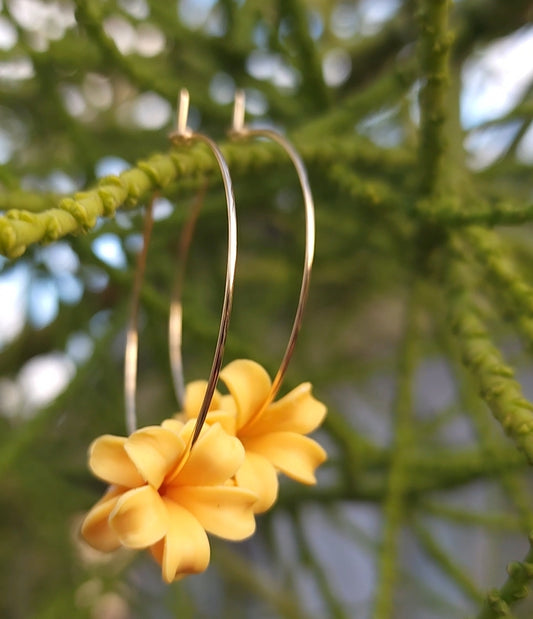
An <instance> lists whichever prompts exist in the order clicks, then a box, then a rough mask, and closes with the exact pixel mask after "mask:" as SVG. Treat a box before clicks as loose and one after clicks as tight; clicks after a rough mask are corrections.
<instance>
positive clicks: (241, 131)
mask: <svg viewBox="0 0 533 619" xmlns="http://www.w3.org/2000/svg"><path fill="white" fill-rule="evenodd" d="M245 108H246V99H245V94H244V91H243V90H237V91H236V92H235V104H234V108H233V125H232V127H231V129H230V131H229V135H230V137H231V138H232V139H242V138H248V137H265V138H269V139H271V140H273V141H274V142H277V144H279V145H280V146H281V147H282V148H283V149H284V150H285V152H286V153H287V155H288V156H289V158H290V160H291V161H292V163H293V165H294V167H295V168H296V173H297V175H298V180H299V181H300V185H301V188H302V194H303V198H304V207H305V255H304V267H303V274H302V283H301V286H300V295H299V298H298V306H297V308H296V314H295V317H294V322H293V325H292V329H291V334H290V336H289V341H288V344H287V347H286V349H285V352H284V354H283V358H282V360H281V364H280V366H279V369H278V371H277V372H276V375H275V377H274V380H273V381H272V387H271V389H270V393H269V396H268V398H267V400H266V401H267V403H269V402H271V401H272V400H273V399H274V398H275V397H276V394H277V393H278V391H279V389H280V387H281V383H282V381H283V378H284V376H285V373H286V372H287V368H288V366H289V362H290V360H291V357H292V354H293V352H294V347H295V345H296V340H297V338H298V334H299V332H300V328H301V326H302V318H303V312H304V309H305V304H306V302H307V297H308V294H309V283H310V279H311V270H312V267H313V258H314V251H315V206H314V202H313V195H312V193H311V187H310V185H309V180H308V177H307V171H306V169H305V165H304V162H303V160H302V158H301V157H300V155H299V154H298V152H297V151H296V150H295V148H294V147H293V145H292V144H291V143H290V142H289V141H288V140H287V139H286V138H285V137H284V136H282V135H281V134H280V133H278V132H277V131H273V130H271V129H251V128H249V127H247V126H246V124H245V122H244V115H245Z"/></svg>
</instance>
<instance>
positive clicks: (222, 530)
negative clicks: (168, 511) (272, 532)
mask: <svg viewBox="0 0 533 619" xmlns="http://www.w3.org/2000/svg"><path fill="white" fill-rule="evenodd" d="M167 496H168V497H169V498H172V499H173V500H175V501H176V503H179V504H180V505H182V506H183V507H184V508H185V509H187V510H188V511H189V512H190V513H191V514H192V515H193V516H194V517H195V518H196V519H197V520H198V522H199V523H200V524H201V525H202V526H203V527H204V529H205V530H206V531H208V532H209V533H213V534H214V535H218V536H219V537H223V538H225V539H230V540H241V539H244V538H246V537H249V536H250V535H252V533H253V532H254V531H255V519H254V511H253V506H254V504H255V502H256V501H257V495H256V494H255V493H254V492H251V491H250V490H246V489H244V488H237V487H235V486H233V487H232V486H203V487H192V486H184V487H182V488H169V490H168V493H167Z"/></svg>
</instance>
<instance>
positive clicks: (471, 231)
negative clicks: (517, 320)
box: [465, 228, 533, 318]
mask: <svg viewBox="0 0 533 619" xmlns="http://www.w3.org/2000/svg"><path fill="white" fill-rule="evenodd" d="M465 241H466V243H468V245H469V246H470V247H471V248H472V249H473V250H474V253H475V254H476V256H477V257H478V258H479V261H480V263H481V264H482V265H483V267H484V268H485V270H486V271H487V273H488V275H489V277H490V279H491V280H492V283H493V284H494V286H495V288H496V289H497V290H498V291H499V293H500V294H501V292H502V291H504V292H505V294H507V295H508V297H509V300H510V301H511V304H512V307H513V313H515V314H526V315H527V317H528V318H531V317H533V287H532V286H530V285H529V284H527V283H526V282H525V281H524V280H523V279H522V278H521V276H520V274H519V273H518V271H517V269H516V268H515V266H514V264H513V263H512V261H511V260H510V258H509V257H508V256H506V255H505V251H504V248H503V247H502V243H501V241H500V239H499V238H498V236H497V235H496V234H495V233H494V232H491V231H490V230H484V229H482V228H468V229H467V230H466V231H465Z"/></svg>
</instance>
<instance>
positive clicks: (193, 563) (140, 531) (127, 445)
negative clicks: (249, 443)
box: [81, 419, 257, 582]
mask: <svg viewBox="0 0 533 619" xmlns="http://www.w3.org/2000/svg"><path fill="white" fill-rule="evenodd" d="M193 428H194V421H190V422H188V423H186V424H183V423H182V422H180V421H178V420H176V419H168V420H166V421H164V422H163V423H162V424H161V426H150V427H147V428H143V429H141V430H138V431H137V432H134V433H133V434H131V435H130V436H129V437H127V438H126V437H121V436H111V435H105V436H101V437H99V438H97V439H96V440H95V441H94V442H93V443H92V445H91V446H90V448H89V467H90V469H91V470H92V472H93V473H94V474H95V475H96V476H97V477H99V478H100V479H102V480H104V481H106V482H108V483H109V484H111V486H110V487H109V489H108V490H107V492H106V493H105V494H104V496H103V497H102V498H101V499H100V501H98V503H96V505H95V506H94V507H93V508H92V509H91V510H90V511H89V513H88V514H87V516H86V517H85V520H84V522H83V524H82V529H81V532H82V535H83V537H84V538H85V539H86V541H87V542H88V543H89V544H90V545H91V546H93V547H94V548H96V549H98V550H102V551H104V552H110V551H113V550H116V549H117V548H119V547H120V546H125V547H127V548H149V549H150V551H151V553H152V555H153V556H154V558H155V559H156V561H157V562H158V563H159V564H160V565H161V567H162V575H163V579H164V580H165V581H166V582H171V581H173V580H174V579H176V578H180V577H181V576H184V575H186V574H191V573H198V572H202V571H203V570H205V569H206V568H207V565H208V563H209V558H210V548H209V541H208V539H207V535H206V531H207V532H209V533H214V534H215V535H218V536H219V537H223V538H226V539H230V540H241V539H244V538H246V537H248V536H250V535H251V534H252V533H253V532H254V530H255V520H254V512H253V504H254V503H255V501H256V499H257V496H256V495H255V494H254V493H253V492H251V491H249V490H246V489H243V488H238V487H236V486H235V485H234V484H231V483H230V484H228V483H227V482H228V480H229V479H230V478H231V477H233V475H235V472H236V471H237V469H238V468H239V467H240V465H241V464H242V462H243V460H244V455H245V454H244V449H243V446H242V445H241V443H240V442H239V441H238V440H237V439H236V438H235V437H232V436H229V435H228V434H227V433H226V432H224V430H223V429H222V427H221V426H220V424H214V425H205V426H204V428H203V429H202V432H201V434H200V436H199V438H198V440H197V442H196V443H195V444H194V446H193V447H192V449H189V447H188V441H189V439H190V437H191V434H192V431H193Z"/></svg>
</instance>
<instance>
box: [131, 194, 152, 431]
mask: <svg viewBox="0 0 533 619" xmlns="http://www.w3.org/2000/svg"><path fill="white" fill-rule="evenodd" d="M156 197H157V194H154V195H153V196H152V199H151V200H150V202H149V204H148V206H147V207H146V215H145V218H144V230H143V246H142V250H141V252H140V253H139V256H138V257H137V267H136V269H135V276H134V280H133V293H132V295H131V302H130V303H131V309H130V318H129V321H128V328H127V330H126V349H125V351H124V408H125V415H126V430H127V432H128V434H133V432H135V430H136V429H137V411H136V404H135V392H136V391H137V357H138V353H139V331H138V328H137V322H138V315H139V299H140V296H141V285H142V281H143V278H144V270H145V267H146V256H147V254H148V246H149V244H150V236H151V234H152V227H153V223H154V219H153V206H154V201H155V199H156Z"/></svg>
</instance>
